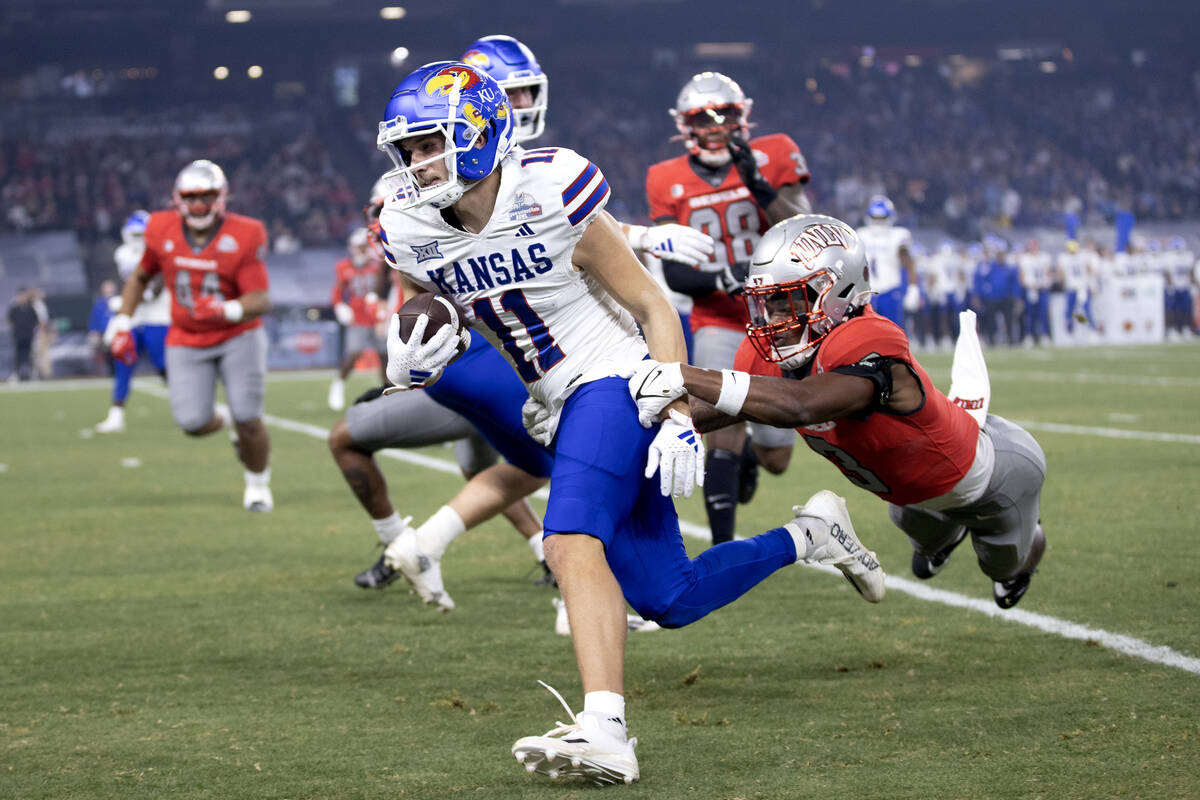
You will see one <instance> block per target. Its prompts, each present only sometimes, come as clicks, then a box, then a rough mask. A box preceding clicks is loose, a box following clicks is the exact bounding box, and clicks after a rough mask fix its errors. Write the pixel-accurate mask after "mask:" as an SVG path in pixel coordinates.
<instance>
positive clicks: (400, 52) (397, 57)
mask: <svg viewBox="0 0 1200 800" xmlns="http://www.w3.org/2000/svg"><path fill="white" fill-rule="evenodd" d="M389 58H390V59H391V61H392V66H393V67H398V66H400V65H401V64H403V63H404V62H405V61H407V60H408V48H407V47H403V46H401V47H397V48H396V49H395V50H393V51H392V53H391V55H390V56H389Z"/></svg>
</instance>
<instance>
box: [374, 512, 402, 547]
mask: <svg viewBox="0 0 1200 800" xmlns="http://www.w3.org/2000/svg"><path fill="white" fill-rule="evenodd" d="M371 524H372V525H374V526H375V533H377V534H379V541H381V542H383V544H384V546H387V545H389V544H391V543H392V542H393V541H395V539H396V537H397V536H399V535H400V534H402V533H404V520H402V519H400V512H399V511H393V512H392V515H391V516H390V517H384V518H383V519H373V520H371Z"/></svg>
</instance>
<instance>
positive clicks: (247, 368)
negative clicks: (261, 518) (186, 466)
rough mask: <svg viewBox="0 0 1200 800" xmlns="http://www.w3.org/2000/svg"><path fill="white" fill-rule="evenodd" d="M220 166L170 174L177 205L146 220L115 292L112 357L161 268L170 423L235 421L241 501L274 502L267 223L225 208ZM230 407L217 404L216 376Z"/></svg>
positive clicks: (119, 352)
mask: <svg viewBox="0 0 1200 800" xmlns="http://www.w3.org/2000/svg"><path fill="white" fill-rule="evenodd" d="M227 195H228V186H227V183H226V180H225V173H224V172H222V171H221V168H220V167H218V166H217V165H216V164H214V163H213V162H211V161H208V160H204V159H201V160H199V161H193V162H192V163H190V164H188V165H187V166H186V167H184V168H183V169H182V170H180V172H179V175H178V176H177V177H176V178H175V192H174V201H175V208H174V209H172V210H167V211H156V212H155V213H153V214H151V215H150V220H149V221H148V222H147V224H146V233H145V241H146V251H145V253H144V254H143V255H142V262H141V264H140V265H139V266H138V268H137V269H135V270H134V272H133V274H132V275H130V276H129V279H128V280H127V281H126V282H125V288H124V290H123V291H122V294H121V310H120V312H119V313H118V316H117V319H118V320H121V319H122V318H124V319H123V321H120V322H118V323H117V325H116V335H115V336H114V338H113V342H112V353H113V356H114V357H115V358H118V359H123V358H127V357H129V355H130V353H131V348H133V347H134V345H133V340H132V337H131V336H130V333H129V324H130V315H131V314H132V313H133V311H134V309H136V308H137V305H138V303H139V302H140V301H141V299H142V296H143V293H144V292H145V289H146V286H147V284H149V282H150V280H151V279H152V278H154V276H156V275H158V274H159V273H162V275H163V279H164V282H165V285H166V288H167V289H168V290H169V291H170V292H171V329H170V332H169V333H168V334H167V390H168V393H169V395H170V400H171V414H172V416H174V418H175V422H176V424H178V425H179V427H180V428H182V429H183V431H184V433H187V434H188V435H190V436H207V435H208V434H210V433H215V432H217V431H219V430H221V429H222V428H224V427H227V426H230V425H232V426H233V428H234V431H233V432H232V433H231V435H232V436H234V437H235V438H234V443H235V447H236V449H237V454H238V458H239V460H241V462H242V464H243V465H244V467H245V479H246V489H245V492H244V493H243V495H242V505H243V507H245V508H246V509H247V510H249V511H270V510H271V509H272V508H274V500H273V498H272V496H271V487H270V479H271V469H270V466H269V460H268V459H269V455H270V439H269V437H268V435H267V428H266V426H265V425H263V422H262V415H263V397H264V395H265V394H266V377H267V336H266V332H265V331H264V330H263V327H262V315H263V314H265V313H266V312H267V311H268V310H270V308H271V301H270V299H269V297H268V295H267V288H268V281H267V266H266V264H264V263H263V254H264V253H265V252H266V248H267V231H266V228H264V227H263V224H262V223H261V222H259V221H258V220H256V219H251V218H250V217H243V216H241V215H240V214H231V213H227V212H226V210H225V201H226V197H227ZM218 377H219V378H220V379H221V382H222V383H223V384H224V385H225V394H226V397H227V399H228V400H229V406H228V407H224V406H220V405H217V404H216V403H215V400H216V388H217V386H216V384H217V378H218Z"/></svg>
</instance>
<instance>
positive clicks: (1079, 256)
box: [1058, 251, 1089, 294]
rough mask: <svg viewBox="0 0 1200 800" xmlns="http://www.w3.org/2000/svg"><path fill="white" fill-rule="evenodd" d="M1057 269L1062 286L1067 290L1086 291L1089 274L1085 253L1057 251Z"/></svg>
mask: <svg viewBox="0 0 1200 800" xmlns="http://www.w3.org/2000/svg"><path fill="white" fill-rule="evenodd" d="M1058 271H1059V273H1061V274H1062V281H1063V288H1064V289H1066V290H1067V291H1068V292H1075V293H1077V294H1078V293H1082V292H1087V290H1088V277H1089V276H1088V257H1087V254H1086V253H1071V252H1067V251H1064V252H1062V253H1059V254H1058Z"/></svg>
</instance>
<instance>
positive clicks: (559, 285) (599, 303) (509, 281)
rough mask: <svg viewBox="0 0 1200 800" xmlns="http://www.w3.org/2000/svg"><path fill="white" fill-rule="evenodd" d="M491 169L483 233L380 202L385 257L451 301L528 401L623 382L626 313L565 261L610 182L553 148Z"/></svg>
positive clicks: (632, 355)
mask: <svg viewBox="0 0 1200 800" xmlns="http://www.w3.org/2000/svg"><path fill="white" fill-rule="evenodd" d="M498 169H499V170H500V189H499V194H498V195H497V197H496V206H495V209H494V210H493V212H492V218H491V220H490V221H489V222H488V224H487V225H486V226H485V227H484V229H483V230H482V231H481V232H480V233H478V234H471V233H466V232H464V231H462V230H459V229H458V228H455V227H453V226H451V225H450V224H449V223H447V222H446V221H445V219H443V217H442V215H441V213H440V212H439V211H437V210H436V209H434V208H431V207H429V206H419V207H417V208H414V209H409V210H400V209H398V208H396V207H395V203H394V202H392V201H389V202H388V203H387V204H385V205H384V208H383V213H382V215H381V216H380V218H379V221H380V224H381V226H382V228H383V237H382V239H383V243H384V254H385V255H386V257H387V260H388V263H389V264H390V265H391V266H392V267H393V268H395V269H397V270H399V271H400V272H402V273H404V275H405V276H407V277H408V278H410V279H411V280H412V281H413V282H414V283H416V284H418V285H419V286H422V287H424V288H426V289H428V290H430V291H432V292H437V293H439V294H442V295H446V296H449V297H453V298H454V300H455V301H456V302H457V303H458V304H459V305H460V306H461V307H462V308H463V309H464V310H465V311H466V312H467V315H468V317H470V319H471V326H472V327H473V328H475V329H476V330H477V331H479V332H480V333H481V334H483V335H484V336H485V337H486V338H487V339H488V340H489V341H490V342H491V343H492V345H493V346H495V347H496V349H497V350H499V351H500V352H501V353H504V354H505V356H506V357H507V358H508V360H509V361H510V362H511V363H512V365H513V368H514V369H515V370H516V371H517V374H518V375H519V376H520V377H521V379H522V380H523V381H524V382H525V384H526V386H527V387H528V389H529V394H530V395H531V396H532V397H534V398H535V399H537V400H539V401H541V402H542V403H543V404H545V405H546V406H547V407H548V408H550V409H551V410H552V411H554V412H557V411H558V410H559V409H561V407H562V404H563V402H565V401H566V399H567V397H568V396H570V393H571V392H572V391H573V390H574V389H576V388H577V387H578V386H580V385H582V384H584V383H587V382H589V381H593V380H596V379H598V378H603V377H606V376H609V375H629V374H630V373H631V372H632V371H633V368H634V367H635V366H636V364H637V362H638V361H640V360H641V359H642V358H644V357H645V356H646V354H647V350H646V344H645V341H644V340H643V339H642V337H641V334H640V333H639V332H638V329H637V324H636V323H635V322H634V319H633V316H632V315H631V314H630V313H629V312H628V311H626V310H625V309H623V308H622V307H621V306H620V305H618V304H617V302H616V301H615V300H613V299H612V298H611V297H610V296H609V295H608V294H607V293H606V292H605V291H604V290H603V289H601V288H600V286H599V284H597V283H596V281H595V280H593V279H592V278H591V277H590V276H588V275H587V274H585V273H583V272H581V271H580V270H579V269H577V268H576V267H575V266H574V264H572V260H571V256H572V254H573V253H574V251H575V245H576V244H578V242H579V239H580V237H581V236H582V235H583V232H584V230H585V229H586V228H587V226H588V225H589V224H591V222H592V220H593V219H595V217H596V216H597V215H598V214H599V213H600V212H601V211H602V210H603V208H604V205H605V203H606V202H607V200H608V196H609V189H608V182H607V181H606V180H605V179H604V175H603V174H602V173H601V172H600V170H599V169H598V168H597V167H596V165H595V164H592V163H591V162H590V161H588V160H587V159H586V158H584V157H583V156H581V155H579V154H578V153H576V152H574V151H572V150H568V149H566V148H561V147H540V148H537V149H534V150H524V151H515V152H512V153H509V155H508V156H506V157H505V158H504V160H503V161H502V162H501V164H500V167H499V168H498Z"/></svg>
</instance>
